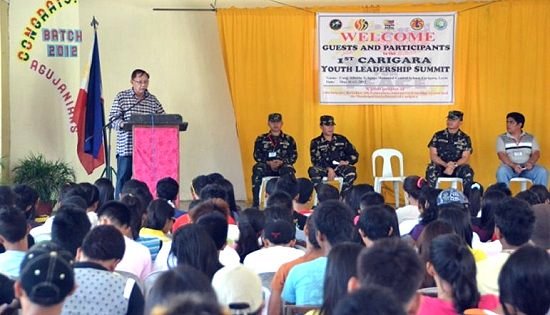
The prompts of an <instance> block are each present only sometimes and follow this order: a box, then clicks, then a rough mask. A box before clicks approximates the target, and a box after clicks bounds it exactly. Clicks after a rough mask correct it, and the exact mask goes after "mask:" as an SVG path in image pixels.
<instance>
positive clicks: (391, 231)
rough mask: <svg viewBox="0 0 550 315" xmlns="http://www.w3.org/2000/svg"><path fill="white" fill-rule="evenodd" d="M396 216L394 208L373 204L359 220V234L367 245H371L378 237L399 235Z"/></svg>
mask: <svg viewBox="0 0 550 315" xmlns="http://www.w3.org/2000/svg"><path fill="white" fill-rule="evenodd" d="M395 222H396V216H395V212H394V211H393V209H392V210H391V212H390V211H388V210H387V209H385V206H373V207H369V208H368V209H367V210H365V211H363V212H362V213H361V215H360V216H359V221H357V228H358V231H359V235H360V236H361V239H362V240H363V243H364V244H365V246H367V247H369V246H371V245H372V243H373V242H374V241H376V240H378V239H381V238H385V237H399V231H398V230H396V229H395V227H394V226H395Z"/></svg>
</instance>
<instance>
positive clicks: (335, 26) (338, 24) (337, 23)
mask: <svg viewBox="0 0 550 315" xmlns="http://www.w3.org/2000/svg"><path fill="white" fill-rule="evenodd" d="M329 26H330V28H331V29H332V30H333V31H337V30H339V29H341V28H342V21H340V20H338V19H334V20H331V21H330V23H329Z"/></svg>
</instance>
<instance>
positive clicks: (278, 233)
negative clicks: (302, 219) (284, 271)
mask: <svg viewBox="0 0 550 315" xmlns="http://www.w3.org/2000/svg"><path fill="white" fill-rule="evenodd" d="M294 236H295V228H294V226H292V224H290V223H289V222H287V221H285V220H277V221H271V222H268V223H266V225H265V228H264V232H263V235H262V241H263V243H264V247H263V248H262V249H259V250H257V251H254V252H252V253H250V254H248V255H247V256H246V257H245V258H244V265H245V266H246V267H248V268H250V269H251V270H253V271H254V272H256V273H257V274H261V273H268V272H276V271H277V270H278V269H279V267H281V265H282V264H284V263H287V262H289V261H291V260H294V259H296V258H299V257H302V256H303V255H304V251H301V250H299V249H296V248H294V244H295V243H296V239H295V237H294Z"/></svg>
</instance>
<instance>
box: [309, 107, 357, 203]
mask: <svg viewBox="0 0 550 315" xmlns="http://www.w3.org/2000/svg"><path fill="white" fill-rule="evenodd" d="M335 125H336V124H335V123H334V117H332V116H328V115H325V116H321V130H322V133H321V135H320V136H318V137H317V138H314V139H313V140H311V145H310V153H311V163H312V164H313V166H311V167H310V168H309V169H308V174H309V177H310V178H311V181H312V182H313V184H314V185H315V186H317V185H318V184H320V183H321V182H322V179H323V177H325V176H326V177H327V178H328V180H329V181H331V180H333V179H334V178H336V177H337V176H339V177H343V178H344V185H343V187H342V192H344V191H346V190H348V189H350V188H351V186H352V185H353V182H354V181H355V178H357V174H356V170H355V166H353V164H355V163H357V160H358V159H359V153H357V150H355V147H354V146H353V144H351V142H349V140H348V139H347V138H346V137H344V136H342V135H339V134H336V133H334V126H335Z"/></svg>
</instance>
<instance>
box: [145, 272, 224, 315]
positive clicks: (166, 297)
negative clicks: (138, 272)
mask: <svg viewBox="0 0 550 315" xmlns="http://www.w3.org/2000/svg"><path fill="white" fill-rule="evenodd" d="M185 293H200V294H201V295H203V296H206V297H208V299H209V300H211V301H216V302H217V300H218V298H217V297H216V292H214V288H212V285H211V284H210V280H209V279H208V277H206V276H205V275H204V274H203V273H202V272H200V271H199V270H197V269H195V268H193V267H191V266H188V265H182V266H178V267H176V268H174V269H171V270H168V271H166V272H164V273H162V274H161V275H160V276H159V277H158V278H157V279H156V280H155V283H154V284H153V286H152V287H151V289H150V290H149V292H148V293H147V299H146V301H145V314H153V313H151V311H152V310H153V308H155V307H156V308H159V307H163V306H164V307H166V306H167V305H168V304H169V303H170V301H171V299H173V298H174V297H175V296H178V295H182V294H185ZM155 314H156V313H155Z"/></svg>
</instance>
